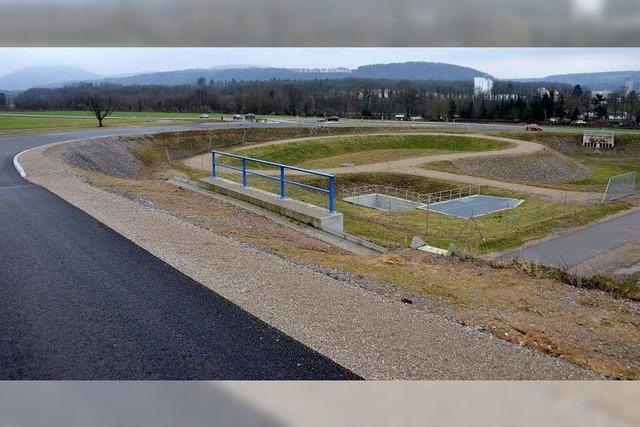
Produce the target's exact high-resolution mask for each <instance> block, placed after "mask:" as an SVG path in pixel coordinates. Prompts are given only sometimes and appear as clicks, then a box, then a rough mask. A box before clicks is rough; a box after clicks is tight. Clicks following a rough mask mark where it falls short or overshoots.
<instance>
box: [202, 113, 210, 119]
mask: <svg viewBox="0 0 640 427" xmlns="http://www.w3.org/2000/svg"><path fill="white" fill-rule="evenodd" d="M200 118H201V119H202V120H209V115H208V114H200Z"/></svg>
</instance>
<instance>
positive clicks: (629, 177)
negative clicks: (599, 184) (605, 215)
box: [602, 172, 638, 203]
mask: <svg viewBox="0 0 640 427" xmlns="http://www.w3.org/2000/svg"><path fill="white" fill-rule="evenodd" d="M637 175H638V173H637V172H629V173H625V174H623V175H618V176H612V177H611V178H609V183H608V184H607V190H606V191H605V192H604V197H603V198H602V203H606V202H610V201H611V200H616V199H620V198H622V197H625V196H628V195H630V194H634V193H635V192H636V191H637V189H638V184H637Z"/></svg>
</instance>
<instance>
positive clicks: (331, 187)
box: [329, 176, 336, 213]
mask: <svg viewBox="0 0 640 427" xmlns="http://www.w3.org/2000/svg"><path fill="white" fill-rule="evenodd" d="M334 186H335V183H334V177H333V176H330V177H329V213H334V212H335V211H336V210H335V206H334V204H333V203H334V202H333V196H334V193H335V188H334Z"/></svg>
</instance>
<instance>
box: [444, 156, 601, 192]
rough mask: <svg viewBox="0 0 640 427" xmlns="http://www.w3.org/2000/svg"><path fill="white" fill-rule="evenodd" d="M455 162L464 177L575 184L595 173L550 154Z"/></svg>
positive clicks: (564, 158) (453, 162)
mask: <svg viewBox="0 0 640 427" xmlns="http://www.w3.org/2000/svg"><path fill="white" fill-rule="evenodd" d="M451 163H452V164H453V166H454V167H455V168H456V169H458V170H459V171H460V173H461V174H464V175H478V176H484V177H489V178H495V179H504V180H510V181H522V182H528V183H540V184H555V183H560V182H567V181H573V180H576V179H580V178H584V177H587V176H589V174H590V173H591V170H590V169H589V168H588V167H587V166H584V165H583V164H581V163H579V162H576V161H575V160H572V159H570V158H568V157H566V156H563V155H561V154H558V153H555V152H550V151H545V152H543V153H536V154H529V155H516V156H495V157H489V158H488V157H484V158H477V159H460V160H454V161H452V162H451Z"/></svg>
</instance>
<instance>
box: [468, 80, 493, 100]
mask: <svg viewBox="0 0 640 427" xmlns="http://www.w3.org/2000/svg"><path fill="white" fill-rule="evenodd" d="M492 90H493V80H492V79H490V78H487V77H474V78H473V94H474V95H475V96H491V91H492Z"/></svg>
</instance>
